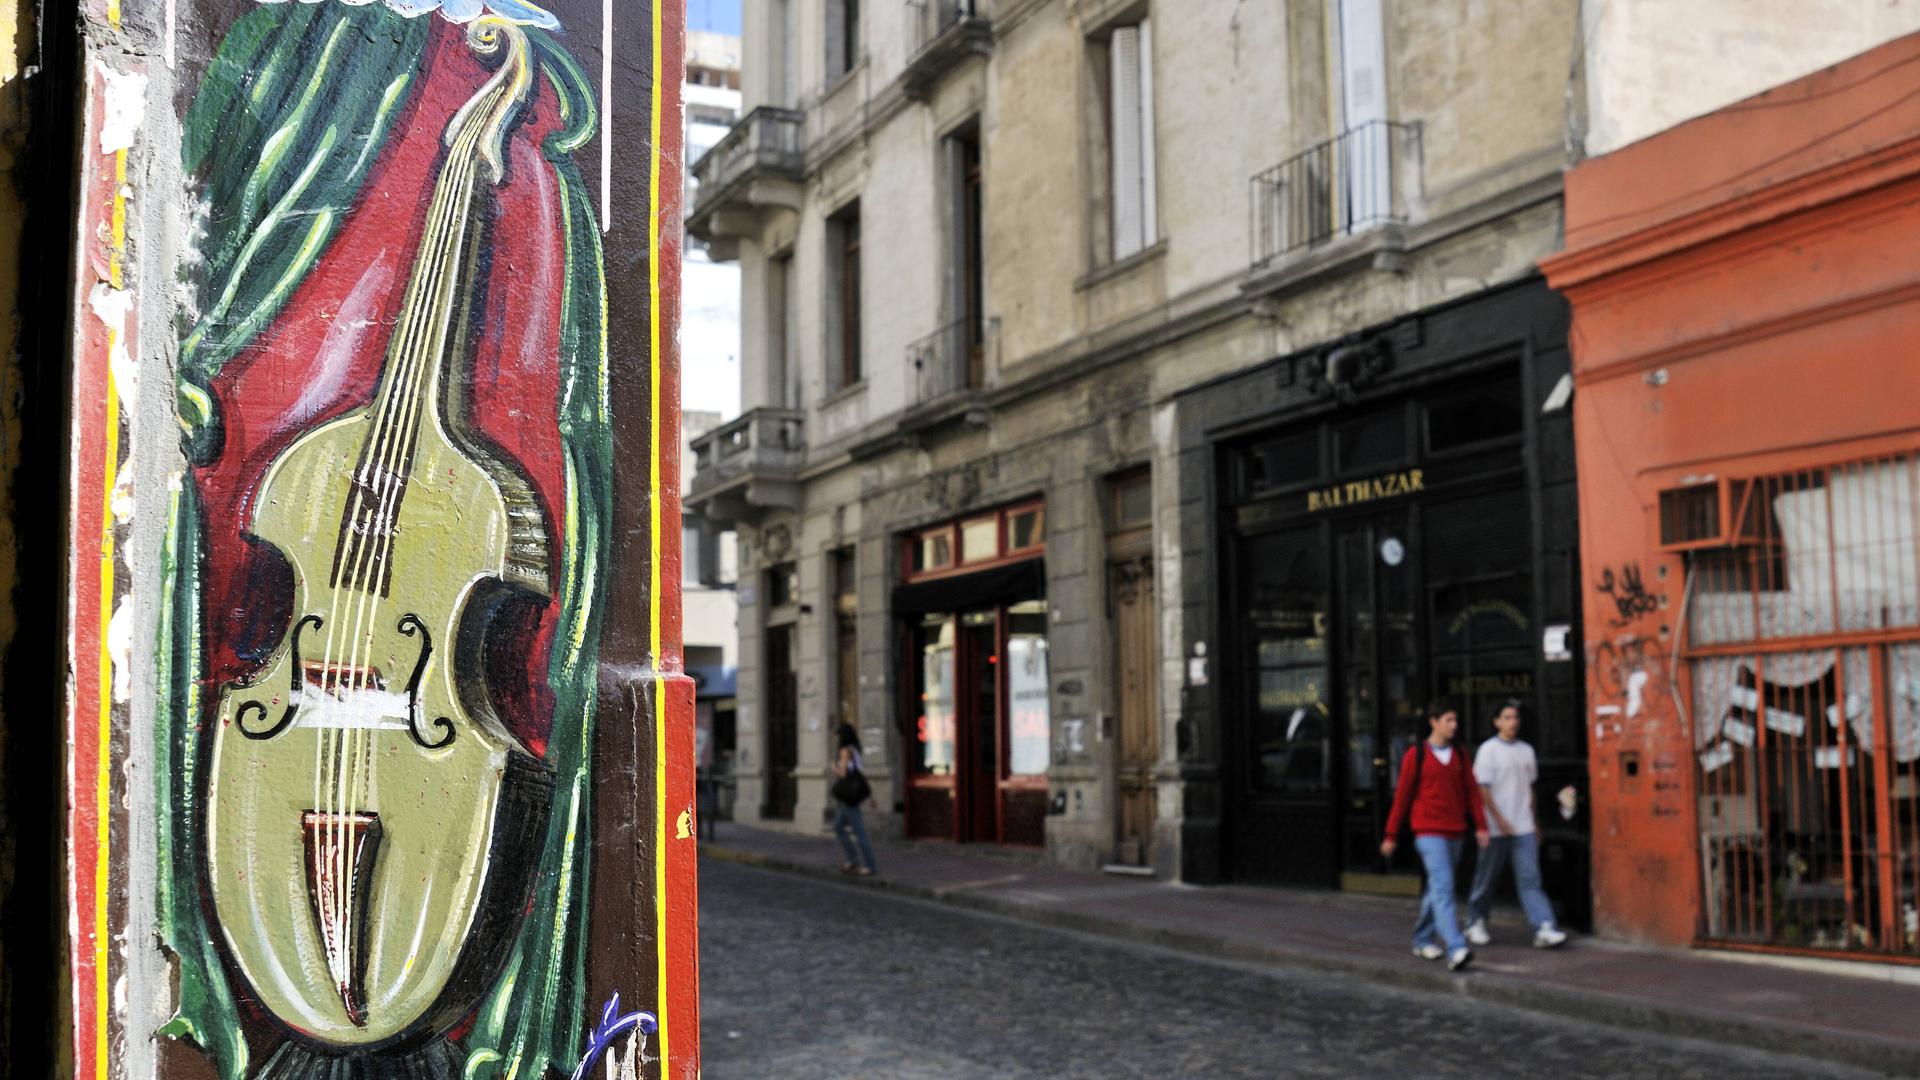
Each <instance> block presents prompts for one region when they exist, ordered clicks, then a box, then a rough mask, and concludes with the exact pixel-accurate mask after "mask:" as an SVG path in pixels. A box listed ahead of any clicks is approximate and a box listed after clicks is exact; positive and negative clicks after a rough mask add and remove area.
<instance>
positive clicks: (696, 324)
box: [680, 0, 740, 419]
mask: <svg viewBox="0 0 1920 1080" xmlns="http://www.w3.org/2000/svg"><path fill="white" fill-rule="evenodd" d="M686 3H687V29H689V30H713V31H717V32H719V33H722V34H736V35H737V34H739V33H740V0H686ZM681 289H682V292H681V300H682V306H681V311H680V357H681V370H680V407H681V408H683V409H687V410H699V411H704V412H717V413H720V414H721V415H722V416H724V417H726V418H728V419H731V418H733V417H735V416H738V415H739V414H740V362H739V356H740V265H739V264H738V263H719V264H716V263H711V262H708V261H707V260H705V259H704V258H697V257H696V258H688V259H686V260H683V261H682V263H681Z"/></svg>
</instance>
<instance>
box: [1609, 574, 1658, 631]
mask: <svg viewBox="0 0 1920 1080" xmlns="http://www.w3.org/2000/svg"><path fill="white" fill-rule="evenodd" d="M1594 591H1595V592H1598V593H1599V594H1600V596H1601V598H1602V600H1603V601H1604V602H1605V603H1608V604H1610V605H1611V606H1612V607H1613V615H1612V616H1611V621H1612V623H1613V625H1614V627H1615V628H1619V627H1623V626H1627V625H1630V624H1631V623H1632V622H1633V621H1634V620H1635V619H1639V618H1643V617H1645V616H1648V615H1651V614H1653V613H1654V612H1656V611H1658V610H1660V601H1659V599H1658V598H1657V597H1655V596H1654V595H1653V594H1652V593H1650V592H1648V591H1647V585H1646V580H1645V578H1643V577H1642V576H1641V573H1640V564H1639V563H1631V562H1630V563H1625V564H1623V565H1622V566H1621V567H1620V573H1619V575H1618V576H1615V574H1614V572H1613V568H1612V567H1610V566H1609V567H1603V568H1602V569H1601V571H1600V581H1599V583H1598V584H1596V585H1595V586H1594Z"/></svg>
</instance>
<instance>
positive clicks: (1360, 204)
mask: <svg viewBox="0 0 1920 1080" xmlns="http://www.w3.org/2000/svg"><path fill="white" fill-rule="evenodd" d="M1419 141H1420V125H1419V124H1417V123H1414V124H1402V123H1396V122H1394V121H1391V120H1374V121H1369V122H1368V123H1364V124H1360V125H1358V126H1357V127H1353V128H1349V129H1348V130H1346V131H1343V132H1341V133H1340V134H1339V135H1336V136H1334V137H1333V138H1331V139H1328V140H1327V141H1325V142H1323V143H1320V144H1318V145H1316V146H1311V147H1308V148H1307V149H1305V150H1302V151H1301V152H1300V153H1298V154H1295V155H1294V156H1292V157H1290V158H1288V159H1287V160H1285V161H1283V162H1281V163H1280V164H1278V165H1275V166H1274V167H1273V168H1271V169H1268V170H1266V171H1265V172H1262V173H1259V174H1257V175H1255V176H1254V178H1253V183H1252V194H1251V204H1250V216H1251V219H1252V220H1251V226H1252V228H1251V235H1252V247H1253V250H1252V263H1253V265H1254V266H1255V267H1256V268H1258V267H1263V266H1266V265H1267V264H1268V263H1271V262H1273V261H1274V260H1276V259H1279V258H1281V257H1283V256H1285V255H1289V254H1291V253H1293V252H1295V251H1298V250H1300V249H1302V248H1306V247H1310V246H1312V245H1315V244H1320V243H1324V242H1326V241H1328V240H1332V239H1334V238H1336V237H1340V236H1346V235H1349V234H1352V233H1358V232H1364V231H1366V230H1368V229H1372V228H1377V227H1379V226H1381V225H1387V224H1392V223H1396V222H1402V221H1405V220H1406V203H1407V200H1406V198H1405V194H1404V192H1403V191H1402V188H1403V187H1404V186H1405V183H1406V181H1407V179H1408V173H1409V170H1410V166H1411V165H1412V164H1413V162H1414V160H1415V156H1416V155H1417V153H1418V151H1419Z"/></svg>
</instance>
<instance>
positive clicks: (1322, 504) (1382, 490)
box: [1307, 469, 1427, 514]
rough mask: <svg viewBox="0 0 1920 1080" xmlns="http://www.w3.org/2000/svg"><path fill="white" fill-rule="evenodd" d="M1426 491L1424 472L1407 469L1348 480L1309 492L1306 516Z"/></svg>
mask: <svg viewBox="0 0 1920 1080" xmlns="http://www.w3.org/2000/svg"><path fill="white" fill-rule="evenodd" d="M1426 488H1427V483H1426V471H1425V470H1424V469H1404V470H1402V471H1400V472H1395V473H1387V474H1386V475H1384V476H1375V477H1372V478H1370V479H1367V480H1349V481H1347V482H1346V483H1344V484H1334V485H1333V486H1331V487H1323V488H1316V489H1315V490H1313V491H1309V492H1307V513H1309V514H1317V513H1319V512H1320V511H1322V510H1337V509H1339V508H1340V507H1342V506H1358V505H1360V504H1361V503H1368V502H1373V501H1375V500H1377V499H1392V498H1397V497H1399V496H1401V495H1411V494H1413V493H1414V492H1416V491H1425V490H1426Z"/></svg>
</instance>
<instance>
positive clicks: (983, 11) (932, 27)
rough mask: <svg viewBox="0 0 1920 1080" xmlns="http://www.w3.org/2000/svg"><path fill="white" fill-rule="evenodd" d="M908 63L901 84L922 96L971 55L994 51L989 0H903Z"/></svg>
mask: <svg viewBox="0 0 1920 1080" xmlns="http://www.w3.org/2000/svg"><path fill="white" fill-rule="evenodd" d="M905 3H906V8H907V10H906V30H907V42H906V44H907V66H906V68H905V69H904V70H903V71H902V72H901V74H900V87H901V89H902V90H904V91H905V92H906V95H907V97H909V98H912V99H915V100H924V99H925V98H927V97H928V96H929V95H931V94H932V93H933V88H934V86H936V85H937V84H938V83H939V81H940V79H941V77H942V76H944V75H945V74H947V72H949V71H952V70H953V69H954V68H957V67H959V66H960V65H961V64H962V63H965V62H966V60H967V58H968V57H971V56H982V57H984V56H988V55H990V54H991V53H992V52H993V21H992V18H991V15H992V12H991V11H990V6H991V5H990V0H905Z"/></svg>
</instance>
